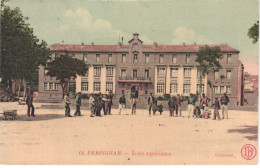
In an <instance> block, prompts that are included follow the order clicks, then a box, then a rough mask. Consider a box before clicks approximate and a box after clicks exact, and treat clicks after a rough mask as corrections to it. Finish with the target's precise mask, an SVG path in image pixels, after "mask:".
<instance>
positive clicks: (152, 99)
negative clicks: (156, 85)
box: [147, 93, 155, 116]
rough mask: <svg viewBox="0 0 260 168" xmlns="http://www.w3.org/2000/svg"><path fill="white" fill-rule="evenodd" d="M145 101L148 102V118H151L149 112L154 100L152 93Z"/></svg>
mask: <svg viewBox="0 0 260 168" xmlns="http://www.w3.org/2000/svg"><path fill="white" fill-rule="evenodd" d="M147 100H148V109H149V116H151V110H152V106H153V103H154V100H155V99H154V97H153V94H152V93H150V96H149V97H148V99H147Z"/></svg>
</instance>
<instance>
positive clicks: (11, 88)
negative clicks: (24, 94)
mask: <svg viewBox="0 0 260 168" xmlns="http://www.w3.org/2000/svg"><path fill="white" fill-rule="evenodd" d="M8 87H9V92H10V93H9V94H10V96H12V95H13V87H12V80H11V79H9V80H8Z"/></svg>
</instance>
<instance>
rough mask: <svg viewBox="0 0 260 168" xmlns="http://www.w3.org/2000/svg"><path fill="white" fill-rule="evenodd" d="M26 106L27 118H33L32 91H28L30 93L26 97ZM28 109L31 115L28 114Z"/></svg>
mask: <svg viewBox="0 0 260 168" xmlns="http://www.w3.org/2000/svg"><path fill="white" fill-rule="evenodd" d="M26 104H27V106H28V109H27V116H28V117H30V116H32V117H35V115H34V106H33V91H30V93H29V94H28V95H27V97H26ZM30 109H32V110H31V114H30Z"/></svg>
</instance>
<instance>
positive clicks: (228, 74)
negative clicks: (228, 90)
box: [226, 70, 231, 79]
mask: <svg viewBox="0 0 260 168" xmlns="http://www.w3.org/2000/svg"><path fill="white" fill-rule="evenodd" d="M226 76H227V79H231V70H227V74H226Z"/></svg>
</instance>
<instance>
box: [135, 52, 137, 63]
mask: <svg viewBox="0 0 260 168" xmlns="http://www.w3.org/2000/svg"><path fill="white" fill-rule="evenodd" d="M134 63H137V54H134Z"/></svg>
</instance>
